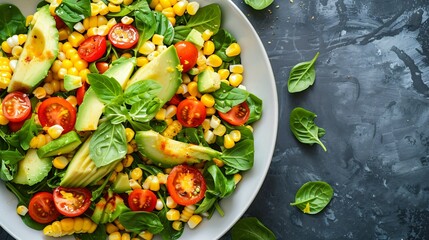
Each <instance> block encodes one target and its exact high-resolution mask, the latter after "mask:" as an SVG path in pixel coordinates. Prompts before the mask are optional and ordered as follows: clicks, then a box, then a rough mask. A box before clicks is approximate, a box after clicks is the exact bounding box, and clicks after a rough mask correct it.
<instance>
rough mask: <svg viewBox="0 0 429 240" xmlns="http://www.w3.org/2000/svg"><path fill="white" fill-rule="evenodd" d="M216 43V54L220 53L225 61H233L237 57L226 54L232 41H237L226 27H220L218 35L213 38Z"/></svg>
mask: <svg viewBox="0 0 429 240" xmlns="http://www.w3.org/2000/svg"><path fill="white" fill-rule="evenodd" d="M212 40H213V43H214V45H215V50H216V52H215V53H216V55H218V56H219V57H220V58H221V59H222V61H223V62H231V61H232V60H234V59H235V58H236V57H235V56H234V57H228V56H227V55H226V49H227V48H228V47H229V45H231V43H235V42H237V41H236V40H235V38H234V37H233V36H232V34H231V33H229V32H228V31H226V30H225V29H220V30H219V32H218V33H216V35H214V36H213V38H212Z"/></svg>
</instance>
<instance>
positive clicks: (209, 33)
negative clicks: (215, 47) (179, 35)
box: [201, 29, 213, 41]
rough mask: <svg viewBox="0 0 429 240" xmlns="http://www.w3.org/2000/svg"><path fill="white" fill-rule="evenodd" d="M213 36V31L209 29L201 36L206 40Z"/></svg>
mask: <svg viewBox="0 0 429 240" xmlns="http://www.w3.org/2000/svg"><path fill="white" fill-rule="evenodd" d="M212 36H213V32H212V31H210V30H209V29H206V30H205V31H204V32H203V33H202V34H201V37H202V38H203V39H204V41H208V40H209V39H210V38H211V37H212Z"/></svg>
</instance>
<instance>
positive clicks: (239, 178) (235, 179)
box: [233, 173, 242, 185]
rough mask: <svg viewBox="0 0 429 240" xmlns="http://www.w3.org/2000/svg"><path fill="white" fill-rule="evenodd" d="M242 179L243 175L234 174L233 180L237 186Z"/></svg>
mask: <svg viewBox="0 0 429 240" xmlns="http://www.w3.org/2000/svg"><path fill="white" fill-rule="evenodd" d="M241 178H242V176H241V174H239V173H236V174H234V176H233V180H234V183H235V185H237V184H238V183H239V182H240V181H241Z"/></svg>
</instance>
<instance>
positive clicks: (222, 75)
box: [217, 69, 229, 79]
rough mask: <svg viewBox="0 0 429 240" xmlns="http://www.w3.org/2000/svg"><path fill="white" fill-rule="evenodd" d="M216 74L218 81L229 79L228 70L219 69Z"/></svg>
mask: <svg viewBox="0 0 429 240" xmlns="http://www.w3.org/2000/svg"><path fill="white" fill-rule="evenodd" d="M217 73H218V74H219V76H220V79H227V78H228V77H229V70H228V69H219V70H218V71H217Z"/></svg>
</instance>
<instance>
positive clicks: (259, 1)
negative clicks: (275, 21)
mask: <svg viewBox="0 0 429 240" xmlns="http://www.w3.org/2000/svg"><path fill="white" fill-rule="evenodd" d="M273 2H274V0H244V3H246V4H247V5H249V6H251V7H252V8H253V9H255V10H262V9H264V8H267V7H268V6H270V5H271V3H273Z"/></svg>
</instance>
